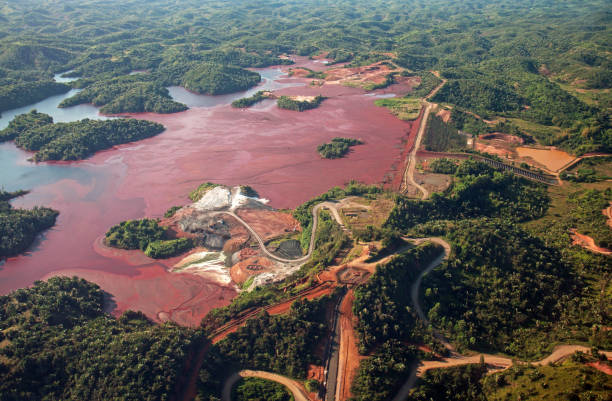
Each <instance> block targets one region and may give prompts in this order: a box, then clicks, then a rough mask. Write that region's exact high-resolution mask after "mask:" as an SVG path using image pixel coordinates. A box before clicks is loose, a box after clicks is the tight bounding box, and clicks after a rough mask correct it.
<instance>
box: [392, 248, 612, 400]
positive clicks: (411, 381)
mask: <svg viewBox="0 0 612 401" xmlns="http://www.w3.org/2000/svg"><path fill="white" fill-rule="evenodd" d="M427 240H429V241H432V242H436V243H438V244H440V245H442V246H444V249H445V254H444V255H443V256H441V257H439V258H438V259H436V260H434V261H433V262H432V263H430V265H429V266H428V267H427V268H426V269H424V270H423V271H422V272H421V273H420V274H419V276H418V277H417V279H416V280H415V282H414V283H413V284H412V286H411V290H410V297H411V300H412V303H413V305H414V308H415V310H416V313H417V315H418V316H419V318H420V319H421V320H423V323H424V324H425V325H426V326H430V322H429V319H427V317H426V316H425V313H424V312H423V309H422V308H421V304H420V302H419V287H420V286H421V282H422V281H423V277H424V276H425V275H426V274H428V273H429V272H431V271H432V270H433V269H435V268H436V267H437V266H438V265H439V264H440V263H441V262H442V260H443V258H444V259H445V258H447V257H448V255H449V253H450V245H449V244H448V243H446V242H445V241H444V240H442V239H439V238H428V239H427ZM433 334H434V336H435V337H436V338H437V339H438V340H440V341H441V342H442V344H444V346H445V347H446V348H447V349H448V350H450V351H451V356H450V357H448V358H442V359H440V360H437V361H421V362H420V363H419V364H418V365H416V366H415V367H414V369H413V370H412V372H411V373H410V376H409V377H408V379H407V380H406V382H405V383H404V385H403V386H402V387H401V388H400V390H399V392H398V393H397V395H396V396H395V397H394V398H393V401H403V400H405V399H406V398H407V397H408V395H409V393H410V390H411V389H412V387H413V386H414V385H415V383H416V379H417V377H420V376H423V375H424V374H425V372H427V371H428V370H430V369H442V368H449V367H452V366H460V365H467V364H474V363H480V361H481V358H482V359H484V362H485V364H487V365H488V367H489V372H490V373H493V372H496V371H499V370H504V369H507V368H509V367H510V366H512V364H513V360H512V359H511V358H506V357H503V356H499V355H491V354H476V355H470V356H464V355H461V354H459V353H457V352H456V351H455V349H454V347H453V346H452V344H450V343H449V342H448V340H446V338H444V336H443V335H442V334H441V333H439V332H438V331H437V330H435V329H433ZM577 351H580V352H584V353H587V352H590V348H588V347H585V346H583V345H574V344H567V345H559V346H557V347H556V348H555V349H554V350H553V352H552V353H551V354H550V355H548V356H547V357H546V358H544V359H541V360H539V361H535V362H525V361H515V362H514V363H517V364H532V365H538V366H542V365H547V364H549V363H554V362H558V361H560V360H562V359H565V358H567V357H568V356H570V355H573V354H574V353H576V352H577ZM601 353H602V354H604V355H605V356H606V357H607V358H608V359H612V351H602V352H601Z"/></svg>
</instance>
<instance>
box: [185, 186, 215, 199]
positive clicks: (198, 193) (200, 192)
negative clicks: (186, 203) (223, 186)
mask: <svg viewBox="0 0 612 401" xmlns="http://www.w3.org/2000/svg"><path fill="white" fill-rule="evenodd" d="M218 186H219V184H214V183H212V182H205V183H203V184H200V186H198V187H197V188H196V189H194V190H193V191H191V192H190V193H189V199H191V201H192V202H197V201H199V200H200V199H202V197H203V196H204V195H206V193H207V192H208V191H210V190H211V189H213V188H215V187H218Z"/></svg>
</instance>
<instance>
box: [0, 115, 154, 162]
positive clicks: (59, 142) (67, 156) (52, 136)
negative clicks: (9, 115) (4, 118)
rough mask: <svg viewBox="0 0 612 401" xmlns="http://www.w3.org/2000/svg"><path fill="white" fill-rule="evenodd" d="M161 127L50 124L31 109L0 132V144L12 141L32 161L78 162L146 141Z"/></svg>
mask: <svg viewBox="0 0 612 401" xmlns="http://www.w3.org/2000/svg"><path fill="white" fill-rule="evenodd" d="M163 131H164V126H163V125H161V124H158V123H154V122H151V121H144V120H132V119H125V118H122V119H112V120H102V121H100V120H89V119H85V120H81V121H75V122H71V123H55V124H54V123H53V118H51V116H49V115H47V114H43V113H38V112H37V111H36V110H32V111H31V112H30V113H27V114H21V115H19V116H17V117H15V119H14V120H13V121H11V122H10V123H9V126H8V127H7V128H5V129H4V130H2V131H0V142H2V141H8V140H15V143H16V144H17V146H19V147H20V148H23V149H25V150H29V151H34V152H36V153H35V154H34V157H33V158H34V160H35V161H45V160H80V159H85V158H87V157H89V156H91V155H92V154H94V153H95V152H97V151H100V150H104V149H108V148H110V147H112V146H114V145H119V144H122V143H128V142H133V141H137V140H140V139H144V138H149V137H152V136H154V135H157V134H159V133H161V132H163Z"/></svg>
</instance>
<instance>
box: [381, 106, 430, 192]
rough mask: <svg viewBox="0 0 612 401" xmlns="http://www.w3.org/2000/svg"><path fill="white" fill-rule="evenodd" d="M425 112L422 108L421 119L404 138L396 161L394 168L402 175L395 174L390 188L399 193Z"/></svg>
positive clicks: (415, 122) (413, 123)
mask: <svg viewBox="0 0 612 401" xmlns="http://www.w3.org/2000/svg"><path fill="white" fill-rule="evenodd" d="M423 112H424V109H423V108H421V112H420V114H419V118H417V119H416V120H414V121H413V122H412V126H411V127H410V131H409V132H408V133H407V135H406V136H405V137H404V139H405V143H404V146H403V148H402V152H401V154H400V155H399V158H398V159H396V160H395V161H394V167H395V168H394V170H395V171H400V172H401V173H400V174H397V173H395V174H394V175H393V178H392V181H391V182H390V185H388V186H389V187H390V188H392V189H394V190H396V191H399V189H400V186H401V185H402V182H403V178H404V175H403V172H404V170H406V164H407V163H408V155H409V154H410V152H411V151H412V148H413V147H414V143H415V141H416V138H417V134H418V132H419V127H420V125H421V119H422V118H423Z"/></svg>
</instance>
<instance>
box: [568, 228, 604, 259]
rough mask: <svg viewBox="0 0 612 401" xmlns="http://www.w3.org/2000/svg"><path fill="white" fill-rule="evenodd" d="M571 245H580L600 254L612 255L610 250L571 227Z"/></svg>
mask: <svg viewBox="0 0 612 401" xmlns="http://www.w3.org/2000/svg"><path fill="white" fill-rule="evenodd" d="M571 231H572V239H573V240H574V241H573V242H572V245H580V246H581V247H583V248H585V249H588V250H589V251H591V252H595V253H600V254H602V255H612V250H610V249H607V248H602V247H600V246H597V244H596V243H595V240H594V239H593V238H591V237H589V236H588V235H583V234H580V233H579V232H578V231H576V230H574V229H572V230H571Z"/></svg>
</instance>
